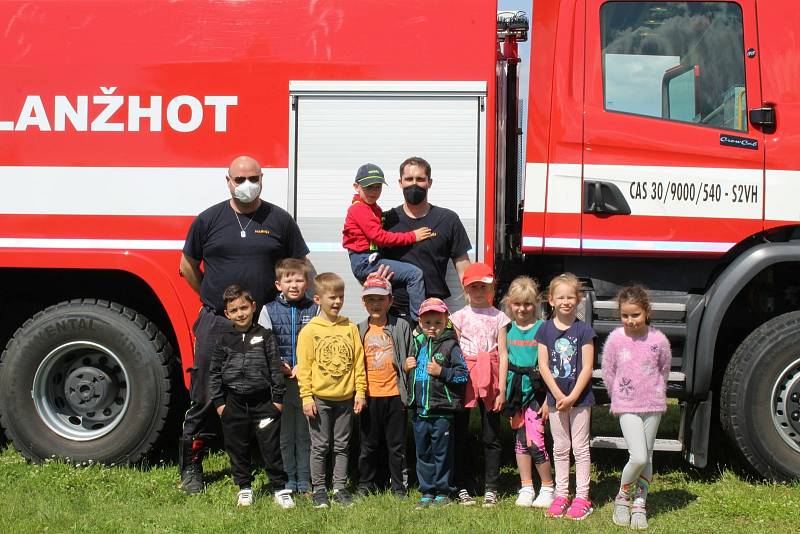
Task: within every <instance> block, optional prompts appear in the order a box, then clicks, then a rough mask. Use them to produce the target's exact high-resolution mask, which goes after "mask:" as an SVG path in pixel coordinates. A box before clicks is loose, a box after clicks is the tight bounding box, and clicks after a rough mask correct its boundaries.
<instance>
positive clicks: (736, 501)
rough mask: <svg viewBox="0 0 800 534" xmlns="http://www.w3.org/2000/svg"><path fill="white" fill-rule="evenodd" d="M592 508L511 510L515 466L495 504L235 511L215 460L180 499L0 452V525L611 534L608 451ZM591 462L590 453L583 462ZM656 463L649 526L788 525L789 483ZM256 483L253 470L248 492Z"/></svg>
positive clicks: (115, 476)
mask: <svg viewBox="0 0 800 534" xmlns="http://www.w3.org/2000/svg"><path fill="white" fill-rule="evenodd" d="M593 453H594V455H595V457H596V458H597V460H598V461H596V462H594V469H593V475H592V498H593V500H594V502H595V512H594V514H592V515H591V516H590V517H589V518H588V519H586V520H585V521H582V522H572V521H568V520H555V519H547V518H545V517H544V516H543V513H542V511H541V510H535V509H521V508H517V507H515V506H514V495H512V492H515V491H516V484H517V478H516V472H515V470H514V469H512V468H511V467H507V468H505V470H504V473H503V483H504V486H505V487H506V488H507V493H506V494H505V495H504V496H503V499H502V500H501V503H500V505H499V506H498V507H497V508H495V509H489V510H486V509H481V508H477V507H473V508H464V507H459V506H457V505H451V506H447V507H441V508H435V509H429V510H424V511H415V510H414V509H413V507H414V498H415V497H418V494H417V493H414V494H413V495H412V497H411V498H409V499H408V500H406V501H399V500H397V499H395V498H394V497H392V496H390V495H388V494H387V495H376V496H372V497H369V498H366V499H362V500H360V501H357V503H356V505H355V506H354V507H353V508H350V509H341V508H337V507H334V508H333V509H330V510H323V511H319V510H314V509H312V508H311V503H310V501H309V500H308V499H304V498H300V499H298V503H297V504H298V506H297V508H296V509H295V510H291V511H282V510H279V509H278V508H277V506H276V505H275V504H274V502H273V501H272V499H271V496H269V495H259V496H258V497H257V500H256V502H255V503H254V505H253V506H252V507H250V508H249V509H246V508H245V509H242V508H236V506H235V505H234V503H235V499H236V487H235V486H234V484H233V482H232V480H231V478H230V471H229V470H228V461H227V457H226V456H225V455H224V454H223V453H222V452H216V453H213V454H212V455H211V456H210V457H209V458H208V459H207V460H206V462H205V469H206V473H207V478H208V485H207V489H206V492H205V493H203V494H201V495H198V496H192V497H187V496H185V495H183V493H181V492H180V491H179V490H178V488H177V478H178V477H177V469H176V468H175V466H173V465H172V464H159V465H155V466H146V467H142V466H139V467H102V466H97V465H92V466H83V467H74V466H71V465H67V464H64V463H61V462H48V463H45V464H43V465H31V464H28V463H27V462H25V461H24V460H23V459H22V458H21V457H20V456H19V454H17V452H16V451H15V450H14V449H13V448H12V447H10V446H6V448H5V449H3V450H2V451H1V452H0V493H2V498H1V499H0V518H1V519H0V520H1V521H2V523H0V532H14V533H22V532H45V531H46V532H114V533H123V532H270V531H276V532H373V533H374V532H377V533H381V534H384V533H389V532H415V531H425V532H462V533H472V532H523V531H525V532H612V531H625V529H618V527H615V526H614V525H613V524H612V523H611V519H610V517H611V508H612V504H611V500H612V499H613V496H614V493H615V491H616V489H617V484H618V476H619V467H620V466H621V465H622V464H623V463H624V458H625V456H624V454H623V453H620V452H608V451H593ZM593 461H594V460H593ZM656 463H657V464H660V466H659V467H658V473H657V475H656V479H655V482H654V484H653V492H652V493H651V497H650V500H649V503H648V504H649V515H650V530H651V531H652V532H756V531H762V532H763V531H768V530H769V531H772V532H781V533H783V532H798V531H800V514H798V510H800V485H798V484H794V485H777V484H766V483H760V482H753V481H748V480H745V479H743V478H742V477H741V476H739V475H737V474H734V472H732V471H730V470H727V469H723V470H719V469H717V470H709V472H703V473H700V472H698V471H696V470H693V469H691V468H689V467H688V466H686V465H685V464H683V463H681V462H680V461H679V460H676V459H675V458H674V457H670V455H660V456H657V457H656ZM263 483H264V478H263V475H259V477H258V478H257V480H256V484H255V488H256V491H258V488H259V487H260V486H262V485H263Z"/></svg>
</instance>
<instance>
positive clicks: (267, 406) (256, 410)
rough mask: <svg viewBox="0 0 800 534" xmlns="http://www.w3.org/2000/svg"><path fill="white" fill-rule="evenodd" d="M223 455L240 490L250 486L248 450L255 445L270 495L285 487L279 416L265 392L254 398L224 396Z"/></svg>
mask: <svg viewBox="0 0 800 534" xmlns="http://www.w3.org/2000/svg"><path fill="white" fill-rule="evenodd" d="M222 433H223V436H224V437H225V451H226V452H227V453H228V456H229V457H230V459H231V471H232V472H233V481H234V482H235V483H236V484H238V485H239V487H240V488H243V487H247V486H250V484H252V482H253V464H252V462H251V461H250V446H251V444H252V443H253V440H255V442H256V443H257V444H258V448H259V450H260V451H261V456H262V457H263V458H264V468H265V470H266V471H267V475H269V482H270V484H271V485H272V490H273V491H279V490H282V489H284V488H285V487H286V472H285V471H284V470H283V460H282V458H281V412H280V410H278V408H276V407H275V405H274V404H273V403H272V401H271V399H270V394H269V392H268V391H265V392H262V393H259V394H255V395H237V394H235V393H231V392H228V394H227V395H226V397H225V410H224V411H223V412H222Z"/></svg>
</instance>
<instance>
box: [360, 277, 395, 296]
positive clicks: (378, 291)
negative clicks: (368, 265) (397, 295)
mask: <svg viewBox="0 0 800 534" xmlns="http://www.w3.org/2000/svg"><path fill="white" fill-rule="evenodd" d="M391 294H392V284H390V283H389V281H388V280H387V279H386V278H382V277H380V276H370V277H368V278H367V279H366V280H364V288H363V289H362V290H361V296H362V297H364V296H366V295H391Z"/></svg>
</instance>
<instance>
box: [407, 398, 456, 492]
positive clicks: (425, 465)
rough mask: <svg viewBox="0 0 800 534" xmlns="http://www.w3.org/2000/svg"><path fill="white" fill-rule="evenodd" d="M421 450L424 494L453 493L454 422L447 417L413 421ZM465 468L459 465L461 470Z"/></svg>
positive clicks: (419, 469)
mask: <svg viewBox="0 0 800 534" xmlns="http://www.w3.org/2000/svg"><path fill="white" fill-rule="evenodd" d="M412 425H413V427H414V443H415V446H416V450H417V481H418V482H419V491H420V493H422V494H423V495H437V494H438V495H449V494H450V493H453V491H454V490H455V488H454V487H453V456H454V455H453V447H454V445H455V440H454V439H453V436H452V428H453V421H452V420H451V419H449V418H446V417H436V416H433V417H420V416H418V415H417V414H416V413H415V414H414V416H413V418H412ZM460 467H461V466H459V468H460Z"/></svg>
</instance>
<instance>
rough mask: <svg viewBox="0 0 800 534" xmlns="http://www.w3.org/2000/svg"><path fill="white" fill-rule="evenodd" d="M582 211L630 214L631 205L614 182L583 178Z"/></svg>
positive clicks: (599, 213) (603, 213)
mask: <svg viewBox="0 0 800 534" xmlns="http://www.w3.org/2000/svg"><path fill="white" fill-rule="evenodd" d="M583 213H597V214H598V215H630V214H631V207H630V206H629V205H628V202H627V201H626V200H625V196H624V195H623V194H622V191H620V190H619V187H617V186H616V184H612V183H611V182H602V181H599V180H584V181H583Z"/></svg>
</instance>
